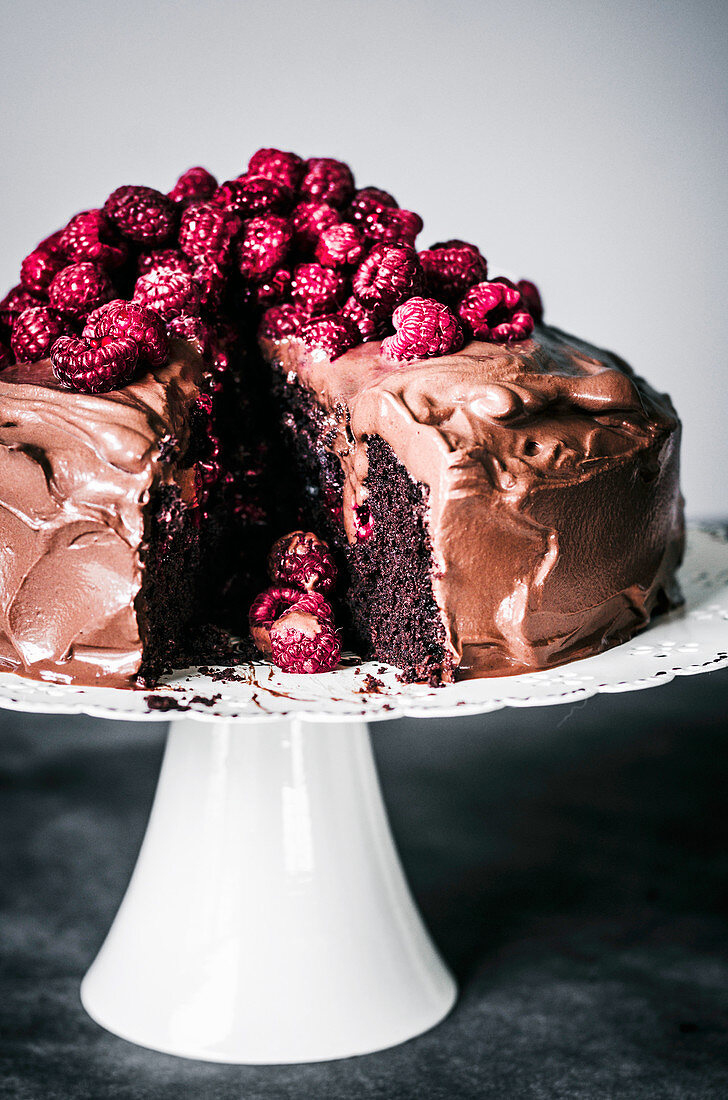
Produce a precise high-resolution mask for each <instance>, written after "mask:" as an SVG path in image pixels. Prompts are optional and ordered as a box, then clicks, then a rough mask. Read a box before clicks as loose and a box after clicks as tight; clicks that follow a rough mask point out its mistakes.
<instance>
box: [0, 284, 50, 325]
mask: <svg viewBox="0 0 728 1100" xmlns="http://www.w3.org/2000/svg"><path fill="white" fill-rule="evenodd" d="M40 305H43V302H42V301H41V299H40V298H36V296H35V295H34V294H31V293H30V291H29V290H26V288H25V287H24V286H20V284H18V286H14V287H13V288H12V290H9V291H8V292H7V294H6V295H5V297H4V298H3V300H2V301H1V302H0V325H2V326H3V327H4V328H6V329H11V328H12V327H13V325H14V324H15V321H16V318H17V316H18V314H19V313H22V312H23V310H24V309H30V307H31V306H40Z"/></svg>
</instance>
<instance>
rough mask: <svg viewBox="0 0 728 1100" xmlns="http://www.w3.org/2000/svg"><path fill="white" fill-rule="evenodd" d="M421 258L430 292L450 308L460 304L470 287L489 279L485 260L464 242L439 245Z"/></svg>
mask: <svg viewBox="0 0 728 1100" xmlns="http://www.w3.org/2000/svg"><path fill="white" fill-rule="evenodd" d="M419 257H420V263H421V264H422V269H423V271H424V273H425V285H426V287H427V290H428V292H429V293H430V294H431V295H432V297H433V298H437V299H438V300H439V301H440V302H445V304H446V305H450V304H451V303H454V302H457V301H458V300H459V299H460V298H462V296H463V294H464V293H465V291H466V290H467V289H468V287H471V286H473V285H474V283H481V282H483V280H484V279H487V277H488V265H487V263H486V260H485V257H484V256H482V255H481V254H480V250H479V249H478V248H476V247H475V245H470V244H466V243H465V242H464V241H450V242H446V243H444V244H435V245H433V246H432V248H428V249H426V250H425V251H424V252H420V253H419Z"/></svg>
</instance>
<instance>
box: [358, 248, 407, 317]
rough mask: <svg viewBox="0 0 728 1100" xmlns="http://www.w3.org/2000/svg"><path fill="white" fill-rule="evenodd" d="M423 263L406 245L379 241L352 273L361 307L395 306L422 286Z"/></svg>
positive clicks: (390, 308)
mask: <svg viewBox="0 0 728 1100" xmlns="http://www.w3.org/2000/svg"><path fill="white" fill-rule="evenodd" d="M422 280H423V274H422V265H421V264H420V260H419V257H418V255H417V253H416V252H415V250H414V248H412V247H411V246H410V245H407V244H399V245H393V244H379V245H375V246H374V248H372V250H371V252H370V253H369V255H368V256H367V257H366V259H365V260H364V261H363V262H362V263H361V264H360V266H359V267H358V268H357V269H356V271H355V273H354V277H353V279H352V287H353V290H354V294H355V295H356V297H357V298H358V299H359V301H360V302H361V304H362V305H363V306H366V307H367V308H369V309H371V308H373V307H375V306H379V307H383V308H387V309H389V310H392V309H394V307H395V306H397V305H399V303H400V302H403V301H404V300H405V298H411V297H412V296H413V295H416V294H418V293H419V291H420V290H421V288H422Z"/></svg>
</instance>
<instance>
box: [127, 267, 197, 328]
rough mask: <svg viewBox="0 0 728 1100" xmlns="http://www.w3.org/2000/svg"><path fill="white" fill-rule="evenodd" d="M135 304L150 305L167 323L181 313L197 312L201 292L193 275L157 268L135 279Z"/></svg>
mask: <svg viewBox="0 0 728 1100" xmlns="http://www.w3.org/2000/svg"><path fill="white" fill-rule="evenodd" d="M134 301H135V302H141V303H142V305H145V306H149V308H150V309H154V310H156V311H157V313H159V314H160V315H161V317H162V318H163V319H164V320H165V321H169V320H171V318H172V317H176V316H178V315H179V314H180V313H190V314H193V315H194V314H196V313H199V312H200V308H201V306H202V292H201V290H200V287H199V285H198V283H197V282H195V278H194V276H192V275H187V274H185V272H183V271H169V270H168V269H167V268H166V267H158V268H155V269H154V271H150V272H149V274H148V275H142V276H140V278H138V279H137V281H136V286H135V287H134Z"/></svg>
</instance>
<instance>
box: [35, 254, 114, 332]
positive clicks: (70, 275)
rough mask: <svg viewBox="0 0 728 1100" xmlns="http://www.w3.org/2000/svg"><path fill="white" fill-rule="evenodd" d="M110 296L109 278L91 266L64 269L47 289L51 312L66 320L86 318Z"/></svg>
mask: <svg viewBox="0 0 728 1100" xmlns="http://www.w3.org/2000/svg"><path fill="white" fill-rule="evenodd" d="M113 296H114V288H113V286H112V285H111V282H110V281H109V277H108V276H107V275H106V273H105V272H103V271H102V270H101V268H99V267H96V265H95V264H91V263H80V264H71V265H70V266H69V267H64V268H63V269H62V270H61V271H59V272H58V274H57V275H56V276H55V278H54V279H53V282H52V283H51V285H50V286H49V288H48V300H49V302H50V304H51V306H52V307H53V309H55V310H58V312H59V313H64V314H66V316H68V317H73V318H78V319H80V318H82V317H86V316H87V315H88V314H89V313H91V312H92V311H93V310H94V309H98V307H99V306H101V305H103V304H104V302H108V301H110V299H111V298H113Z"/></svg>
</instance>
